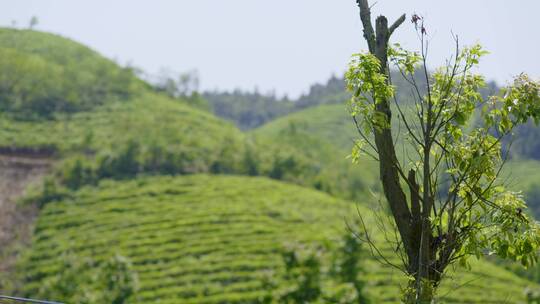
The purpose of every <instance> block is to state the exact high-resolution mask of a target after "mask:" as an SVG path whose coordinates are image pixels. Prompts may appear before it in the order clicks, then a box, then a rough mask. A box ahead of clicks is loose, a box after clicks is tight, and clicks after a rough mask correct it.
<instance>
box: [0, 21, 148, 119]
mask: <svg viewBox="0 0 540 304" xmlns="http://www.w3.org/2000/svg"><path fill="white" fill-rule="evenodd" d="M142 86H143V84H142V82H141V81H138V80H137V79H136V78H135V76H134V73H133V71H132V69H131V68H129V67H119V66H118V65H117V64H115V63H114V62H112V61H110V60H108V59H106V58H103V57H102V56H100V55H99V54H97V53H96V52H94V51H92V50H91V49H89V48H87V47H85V46H83V45H81V44H78V43H76V42H73V41H71V40H69V39H67V38H63V37H60V36H57V35H53V34H49V33H42V32H36V31H31V30H15V29H7V28H0V87H1V88H2V90H1V91H0V92H1V93H0V97H1V98H0V109H1V110H3V111H4V112H7V113H9V114H10V115H11V116H12V117H15V118H17V119H24V120H28V119H42V118H47V119H51V118H53V117H54V115H55V113H59V112H61V113H73V112H78V111H83V110H88V109H92V108H93V107H95V106H98V105H101V104H105V103H107V102H109V101H114V100H126V99H129V98H130V97H133V96H135V95H137V92H138V91H139V88H140V87H142Z"/></svg>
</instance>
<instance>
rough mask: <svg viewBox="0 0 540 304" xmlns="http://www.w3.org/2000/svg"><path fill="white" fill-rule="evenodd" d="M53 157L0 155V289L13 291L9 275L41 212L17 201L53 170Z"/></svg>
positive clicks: (25, 154)
mask: <svg viewBox="0 0 540 304" xmlns="http://www.w3.org/2000/svg"><path fill="white" fill-rule="evenodd" d="M51 165H52V161H51V158H50V156H48V155H43V154H39V153H35V154H33V153H23V154H18V155H17V154H15V153H3V154H0V290H6V289H11V288H13V287H14V286H7V285H10V283H12V282H10V280H9V277H10V273H11V272H12V271H13V266H14V264H15V260H16V257H17V253H18V252H19V249H20V248H22V247H24V246H25V245H27V244H28V242H29V241H30V236H31V233H32V228H33V223H34V220H35V218H36V216H37V213H38V209H37V207H36V206H34V205H25V206H21V205H20V204H16V202H17V200H18V199H19V198H20V197H21V196H22V195H24V193H25V190H26V189H27V188H28V187H29V186H30V185H31V184H37V183H40V182H41V180H42V179H43V177H44V176H45V175H46V174H47V173H48V172H49V171H50V169H51Z"/></svg>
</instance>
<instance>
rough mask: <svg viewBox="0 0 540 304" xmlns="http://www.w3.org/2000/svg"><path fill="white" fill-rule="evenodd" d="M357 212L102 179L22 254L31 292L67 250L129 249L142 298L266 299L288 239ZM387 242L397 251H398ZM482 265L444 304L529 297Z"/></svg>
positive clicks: (238, 182) (168, 180)
mask: <svg viewBox="0 0 540 304" xmlns="http://www.w3.org/2000/svg"><path fill="white" fill-rule="evenodd" d="M358 208H359V210H360V212H361V213H362V214H365V215H368V214H369V211H368V210H367V209H366V208H364V207H362V206H359V207H358ZM355 213H356V210H355V207H354V205H353V204H352V203H349V202H345V201H341V200H337V199H334V198H332V197H330V196H328V195H326V194H324V193H322V192H317V191H314V190H310V189H307V188H302V187H299V186H294V185H289V184H285V183H280V182H276V181H271V180H268V179H265V178H253V177H251V178H248V177H234V176H207V175H193V176H183V177H166V176H165V177H152V178H139V179H136V180H131V181H125V182H112V181H103V182H101V184H100V185H99V187H98V189H95V188H91V187H85V188H82V189H81V190H79V191H78V192H76V193H75V194H74V196H73V198H72V199H69V200H64V201H61V202H53V203H50V204H48V205H46V206H45V208H44V209H43V210H42V213H41V215H40V217H39V219H38V221H37V225H36V230H35V235H34V241H33V245H32V246H31V248H30V249H29V250H28V252H26V254H25V255H24V256H23V257H22V259H21V261H20V262H21V263H20V265H21V266H20V267H21V268H20V271H21V273H24V275H25V280H26V284H25V285H24V293H25V294H27V295H36V294H39V291H40V287H41V286H43V284H44V282H47V280H48V279H50V278H51V277H54V276H55V275H57V274H58V273H59V271H60V270H61V267H62V265H64V264H63V262H64V261H63V259H64V258H65V253H66V252H69V253H70V254H71V255H74V256H76V257H77V258H79V259H86V258H92V259H95V260H97V261H103V260H106V259H108V258H109V257H111V256H112V255H115V254H120V255H123V256H125V257H127V258H128V259H129V260H130V261H131V262H132V263H133V267H134V270H135V271H136V273H137V275H138V277H139V286H140V288H139V290H138V292H137V294H136V297H134V299H138V300H139V302H141V303H258V302H259V301H260V299H261V298H262V296H264V295H265V293H266V291H265V290H264V288H263V286H262V282H263V280H264V278H267V277H268V276H269V275H270V276H272V277H273V278H277V279H279V276H280V274H281V272H282V268H283V266H282V260H281V256H280V249H281V248H282V247H283V246H284V245H286V244H287V243H290V242H292V241H295V242H302V243H320V244H322V243H328V242H330V243H331V242H333V241H335V240H337V239H338V238H340V237H341V236H342V235H343V232H344V229H345V227H344V220H345V219H346V218H349V219H350V218H351V217H354V216H355ZM379 237H380V236H379ZM383 247H384V248H385V252H386V254H387V255H388V256H389V257H390V256H392V251H393V249H392V248H390V247H389V246H383ZM392 259H393V260H395V259H396V258H395V257H393V258H392ZM473 264H474V266H473V270H474V272H467V271H462V272H461V273H460V274H459V276H456V277H455V278H451V279H449V280H448V281H447V282H448V284H447V285H446V286H444V287H443V288H442V290H441V293H440V294H441V296H444V299H442V300H443V302H444V303H454V302H455V303H458V302H459V303H518V302H519V301H521V300H523V297H524V296H523V290H524V288H525V287H526V286H527V285H530V284H529V283H528V282H527V281H525V280H522V279H520V278H518V277H516V276H515V275H513V274H511V273H509V272H506V271H504V270H501V269H500V268H498V267H496V266H493V265H491V264H489V263H486V262H474V263H473ZM365 267H366V271H367V272H368V274H367V275H366V278H365V279H366V280H367V281H368V282H369V283H368V286H367V291H368V295H369V296H370V297H372V298H373V299H374V303H396V302H397V300H398V295H399V284H400V283H403V282H400V281H399V278H400V277H401V274H400V273H397V272H395V271H393V270H392V269H389V268H384V267H382V266H381V265H380V264H378V263H376V262H375V261H374V260H369V261H367V262H366V263H365ZM449 276H450V277H452V275H451V274H450V275H449ZM463 284H464V285H463ZM462 285H463V286H462ZM449 291H452V292H451V293H448V292H449ZM458 296H459V301H458V300H457V299H458ZM58 300H61V299H58Z"/></svg>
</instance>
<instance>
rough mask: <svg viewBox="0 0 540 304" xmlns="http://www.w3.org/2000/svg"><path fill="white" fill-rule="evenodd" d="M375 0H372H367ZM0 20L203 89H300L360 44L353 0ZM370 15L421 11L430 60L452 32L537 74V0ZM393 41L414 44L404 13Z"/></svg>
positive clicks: (9, 14) (77, 6)
mask: <svg viewBox="0 0 540 304" xmlns="http://www.w3.org/2000/svg"><path fill="white" fill-rule="evenodd" d="M371 3H372V4H373V3H375V1H373V0H372V1H371ZM0 7H1V8H2V9H1V10H0V25H11V24H12V21H13V20H15V21H16V22H17V26H18V27H23V26H27V24H28V21H29V20H30V18H31V16H33V15H35V16H37V17H38V18H39V24H38V26H37V29H39V30H45V31H51V32H54V33H59V34H62V35H64V36H67V37H69V38H72V39H75V40H77V41H79V42H82V43H84V44H87V45H89V46H90V47H92V48H94V49H96V50H97V51H99V52H100V53H102V54H104V55H106V56H108V57H110V58H115V59H117V60H118V61H119V62H121V63H127V62H131V63H132V64H133V65H135V66H138V67H140V68H142V69H143V70H145V71H147V72H149V73H152V74H155V73H157V72H158V71H159V70H160V68H163V67H166V68H169V69H171V70H175V71H186V70H191V69H197V70H198V71H199V74H200V76H201V86H202V88H203V89H213V88H219V89H233V88H237V87H239V88H243V89H253V88H255V87H258V88H259V90H260V91H262V92H267V91H269V90H272V89H276V91H277V92H278V93H279V94H283V93H288V94H290V95H293V96H295V95H298V94H299V93H301V92H303V91H305V90H306V89H307V88H308V87H309V85H310V84H312V83H314V82H322V81H325V80H326V79H327V78H328V77H329V76H330V75H331V74H332V73H336V74H342V73H343V71H344V69H345V67H346V64H347V61H348V59H349V57H350V54H351V53H353V52H357V51H358V50H360V49H364V48H365V43H364V41H363V40H362V31H361V26H360V22H359V18H358V9H357V7H356V3H355V1H354V0H272V1H268V0H267V1H262V0H152V1H150V0H91V1H90V0H88V1H74V0H16V1H15V0H0ZM372 11H373V13H374V16H376V15H378V14H381V13H382V14H385V15H387V16H388V17H389V18H390V19H392V21H393V20H394V19H395V18H396V17H398V16H399V15H400V14H401V13H407V15H408V17H410V15H411V13H413V12H417V13H419V14H421V15H423V16H424V17H425V18H426V22H427V30H428V32H429V34H430V35H431V50H430V59H431V65H432V66H436V65H440V64H441V63H443V60H444V58H446V57H448V55H450V54H451V53H452V46H453V41H452V37H451V32H454V33H456V34H458V35H459V36H460V39H461V41H462V43H463V44H471V43H475V42H481V43H482V44H483V45H484V46H485V48H486V49H488V50H489V51H491V54H490V55H489V56H488V57H486V59H485V60H484V61H483V62H482V69H481V72H482V73H484V74H485V75H486V76H487V77H488V78H491V79H495V80H497V81H499V82H505V81H508V80H509V79H511V77H512V75H516V74H518V73H520V72H527V73H529V74H530V75H532V76H534V77H535V78H540V61H539V60H538V57H537V55H538V54H539V53H540V26H539V25H538V13H539V12H540V1H538V0H515V1H509V0H453V1H443V0H409V1H405V0H378V1H377V2H376V3H375V6H374V8H373V9H372ZM393 41H394V42H400V43H402V44H403V45H405V46H407V47H411V48H417V46H418V43H417V38H416V35H415V34H414V28H413V26H412V24H411V23H410V22H409V19H408V20H407V23H405V24H404V26H402V27H401V28H400V29H399V30H398V31H397V32H396V34H395V35H394V38H393Z"/></svg>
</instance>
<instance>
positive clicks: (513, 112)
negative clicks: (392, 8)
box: [346, 0, 540, 303]
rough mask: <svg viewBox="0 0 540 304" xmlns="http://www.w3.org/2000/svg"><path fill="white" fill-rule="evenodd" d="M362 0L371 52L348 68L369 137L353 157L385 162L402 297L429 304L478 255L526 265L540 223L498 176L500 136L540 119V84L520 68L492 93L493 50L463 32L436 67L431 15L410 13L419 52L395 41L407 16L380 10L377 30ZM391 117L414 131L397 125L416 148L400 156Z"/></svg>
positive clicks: (354, 110) (357, 113)
mask: <svg viewBox="0 0 540 304" xmlns="http://www.w3.org/2000/svg"><path fill="white" fill-rule="evenodd" d="M356 2H357V4H358V6H359V8H360V18H361V21H362V25H363V28H364V38H365V40H366V41H367V45H368V48H369V52H364V53H360V54H355V55H353V57H352V60H351V63H350V66H349V69H348V71H347V74H346V78H347V88H348V89H349V90H350V91H351V92H352V93H353V97H352V99H351V102H350V109H351V114H352V116H353V121H354V122H355V124H356V127H357V130H358V133H359V135H360V137H361V140H359V141H358V143H357V144H356V145H355V148H354V149H353V153H352V156H353V159H356V160H358V155H360V154H361V153H365V154H367V155H370V156H372V157H373V158H374V159H376V160H377V161H378V162H379V167H380V179H381V182H382V186H383V192H384V195H385V197H386V200H387V202H388V204H389V207H390V212H391V215H392V217H393V222H394V223H395V229H396V230H397V232H398V233H397V235H398V242H399V243H400V244H399V246H398V248H399V252H400V256H401V257H402V261H403V265H402V266H400V267H399V268H400V269H401V270H403V271H404V272H405V274H406V275H407V276H408V277H409V279H410V281H409V282H410V283H409V285H408V287H407V288H405V291H404V295H403V299H404V302H406V303H431V302H432V301H433V298H434V296H435V293H436V289H437V287H438V286H439V284H440V282H441V280H442V279H443V277H444V273H445V270H446V269H447V268H448V266H449V265H451V264H453V263H456V262H462V263H464V264H466V259H467V257H469V256H471V255H474V256H477V257H480V256H481V255H482V254H484V253H486V252H489V253H490V254H491V253H493V254H496V255H498V256H500V257H502V258H509V259H513V260H519V261H520V262H521V263H522V264H523V265H524V266H528V265H531V264H533V263H535V262H536V261H537V250H538V248H539V246H540V236H539V233H538V232H539V230H538V225H537V223H536V222H535V221H533V220H532V219H530V218H529V217H528V216H527V215H526V214H525V212H524V209H525V208H526V205H525V203H524V201H523V199H522V197H521V195H520V194H519V193H515V192H511V191H508V190H506V189H505V187H504V183H503V182H502V181H501V179H500V178H499V176H500V172H501V168H502V166H503V165H504V163H505V160H506V155H507V153H503V152H504V151H501V149H502V148H501V139H502V138H503V137H506V136H509V135H510V134H511V132H512V130H513V129H514V128H515V127H516V126H518V125H520V124H523V123H526V122H527V121H528V120H530V119H533V120H534V121H535V122H536V123H538V121H539V119H540V95H539V92H540V84H538V83H536V82H533V81H531V80H530V79H529V78H528V77H527V76H526V75H524V74H521V75H519V76H518V77H516V79H515V80H514V82H513V84H512V85H510V86H509V87H507V88H505V89H503V90H502V92H501V93H500V95H497V96H492V97H490V98H488V99H484V98H483V97H482V94H481V93H480V90H481V88H482V87H484V86H485V83H484V79H483V77H482V76H480V75H476V74H475V73H474V72H473V68H474V67H475V66H476V65H477V64H478V62H479V59H480V58H481V57H482V56H483V55H484V54H486V52H485V51H483V50H482V48H481V47H480V46H478V45H475V46H472V47H468V48H464V49H460V47H459V43H458V39H457V38H455V41H456V53H455V55H454V56H452V57H451V59H450V60H449V61H447V64H446V65H445V66H444V67H442V68H440V69H437V70H435V71H434V72H433V73H431V72H430V71H428V69H427V67H426V60H427V50H428V41H427V39H426V37H427V31H426V29H425V27H424V20H423V18H421V17H420V16H418V15H414V16H413V17H412V22H413V23H414V25H415V27H416V30H417V32H418V37H419V39H420V44H421V50H420V52H410V51H406V50H404V49H402V48H401V47H400V46H399V45H395V46H389V39H390V36H391V35H392V34H393V33H394V31H395V30H396V29H397V28H398V27H399V26H400V25H401V24H402V23H403V22H404V21H405V18H406V17H405V15H403V16H401V17H400V18H399V19H398V20H397V21H396V22H395V23H393V24H392V25H390V26H389V25H388V21H387V19H386V17H384V16H379V17H378V18H377V19H376V21H375V28H374V27H373V25H372V21H371V12H370V7H369V5H368V1H367V0H356ZM389 63H391V64H392V66H394V67H395V68H396V69H397V70H398V71H399V72H400V73H401V75H402V76H403V78H404V79H405V80H406V81H407V82H408V83H409V84H410V85H411V87H412V90H411V91H412V92H413V93H412V98H413V99H414V102H408V103H404V102H403V101H400V100H398V99H397V97H396V94H395V92H394V87H393V86H392V82H391V78H390V73H389V71H390V65H389ZM418 71H421V73H418ZM418 75H421V78H422V79H421V80H420V79H418ZM420 83H422V85H420ZM393 110H394V111H397V115H394V116H393V115H392V114H393V113H392V111H393ZM392 118H397V122H399V125H400V126H402V127H403V128H404V129H405V130H406V132H397V133H406V134H405V135H403V136H402V138H401V139H400V140H401V141H402V143H403V144H404V145H410V148H409V149H406V148H404V149H403V150H404V151H409V152H410V151H413V152H410V153H408V152H404V155H398V154H396V149H395V143H396V142H397V140H398V138H397V137H398V136H399V134H396V130H393V129H395V126H396V123H393V122H392ZM398 156H400V157H398ZM401 158H403V159H404V160H401V161H400V159H401ZM366 233H367V231H366ZM366 238H367V239H369V240H371V239H370V238H369V237H366ZM371 244H372V245H373V246H375V244H374V243H371Z"/></svg>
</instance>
